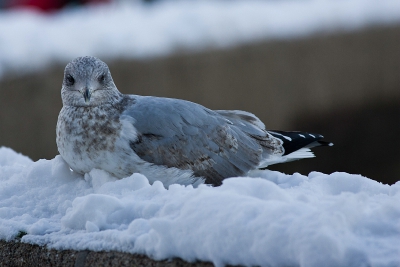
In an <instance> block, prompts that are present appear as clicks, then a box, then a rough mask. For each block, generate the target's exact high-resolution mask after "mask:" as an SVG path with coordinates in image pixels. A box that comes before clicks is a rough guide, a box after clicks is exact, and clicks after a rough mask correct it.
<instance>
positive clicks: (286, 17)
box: [0, 0, 400, 77]
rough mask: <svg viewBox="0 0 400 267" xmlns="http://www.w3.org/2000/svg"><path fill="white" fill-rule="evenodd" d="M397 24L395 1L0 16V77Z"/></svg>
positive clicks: (119, 7)
mask: <svg viewBox="0 0 400 267" xmlns="http://www.w3.org/2000/svg"><path fill="white" fill-rule="evenodd" d="M399 23H400V1H398V0H380V1H376V0H350V1H334V0H309V1H285V0H277V1H261V0H237V1H223V0H218V1H217V0H215V1H189V0H187V1H183V0H181V1H172V0H171V1H159V2H158V3H155V4H151V5H149V4H144V3H142V1H115V2H114V3H111V4H107V5H98V6H88V7H85V8H69V9H65V10H63V11H61V12H59V13H54V14H50V15H49V14H42V13H34V12H30V11H27V10H16V11H4V10H3V11H0V77H2V76H4V75H6V73H7V72H13V73H14V74H16V73H18V74H20V73H26V72H29V71H35V70H40V69H42V68H44V67H46V66H48V65H50V64H53V63H55V62H61V63H63V64H65V63H66V62H69V61H70V60H72V59H73V58H75V57H77V56H82V55H94V56H98V57H100V58H104V59H107V58H134V59H144V58H149V57H157V56H165V55H168V54H170V53H174V52H176V51H199V50H203V49H207V48H224V47H229V46H234V45H240V44H243V43H249V42H254V41H260V40H270V39H277V38H278V39H282V38H294V37H301V36H307V35H310V34H315V33H320V32H334V31H349V30H356V29H360V28H362V27H368V26H374V25H392V24H399Z"/></svg>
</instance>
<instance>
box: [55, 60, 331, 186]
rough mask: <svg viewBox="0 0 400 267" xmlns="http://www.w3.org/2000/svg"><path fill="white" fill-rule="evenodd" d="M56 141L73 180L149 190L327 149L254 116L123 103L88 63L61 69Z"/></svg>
mask: <svg viewBox="0 0 400 267" xmlns="http://www.w3.org/2000/svg"><path fill="white" fill-rule="evenodd" d="M61 97H62V103H63V107H62V109H61V111H60V114H59V116H58V122H57V128H56V134H57V138H56V141H57V147H58V151H59V153H60V155H61V157H62V158H63V159H64V160H65V162H66V163H67V164H68V165H69V166H70V168H71V169H72V170H73V171H74V172H77V173H80V174H85V173H89V172H90V171H91V170H92V169H101V170H104V171H106V172H108V173H109V174H110V175H112V176H114V177H116V178H119V179H122V178H124V177H128V176H130V175H132V174H133V173H141V174H143V175H145V176H146V177H147V178H148V179H149V182H150V183H153V182H155V181H161V182H162V183H163V184H164V186H166V187H167V186H169V185H171V184H174V183H178V184H182V185H193V186H198V185H199V184H202V183H206V184H210V185H213V186H218V185H221V184H222V181H223V180H224V179H225V178H229V177H237V176H245V175H246V174H248V173H249V172H251V171H253V170H257V169H264V168H266V167H267V166H269V165H272V164H276V163H283V162H289V161H293V160H298V159H303V158H311V157H314V154H313V153H312V151H311V150H310V148H312V147H316V146H331V145H332V143H329V142H326V141H322V140H321V139H322V138H323V136H322V135H320V134H312V133H306V132H295V131H291V132H287V131H273V130H266V129H265V125H264V123H263V122H261V120H260V119H258V118H257V117H256V116H255V115H253V114H252V113H249V112H246V111H240V110H211V109H208V108H206V107H204V106H202V105H199V104H196V103H193V102H190V101H185V100H180V99H173V98H164V97H153V96H140V95H125V94H122V93H120V92H119V91H118V89H117V87H116V86H115V84H114V81H113V79H112V77H111V73H110V70H109V68H108V66H107V64H106V63H104V62H103V61H101V60H100V59H98V58H96V57H92V56H85V57H78V58H76V59H74V60H73V61H71V62H70V63H68V64H67V66H66V67H65V71H64V78H63V83H62V89H61Z"/></svg>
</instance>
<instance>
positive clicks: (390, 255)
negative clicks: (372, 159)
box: [0, 147, 400, 267]
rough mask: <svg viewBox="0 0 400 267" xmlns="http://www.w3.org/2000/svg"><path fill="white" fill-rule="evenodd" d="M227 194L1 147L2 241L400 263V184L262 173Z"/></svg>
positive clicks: (310, 262) (262, 259)
mask: <svg viewBox="0 0 400 267" xmlns="http://www.w3.org/2000/svg"><path fill="white" fill-rule="evenodd" d="M252 176H254V177H253V178H250V177H238V178H230V179H226V180H225V181H224V183H223V185H222V186H220V187H210V186H206V185H200V186H199V187H198V188H193V187H192V186H187V187H185V186H181V185H171V186H170V187H169V188H168V189H165V188H164V186H163V185H162V183H161V182H155V183H154V184H153V185H150V184H149V182H148V180H147V178H146V177H144V176H143V175H141V174H133V175H132V176H130V177H127V178H125V179H122V180H115V179H114V178H113V177H110V176H109V175H108V174H107V173H105V172H103V171H101V170H92V171H91V172H90V173H89V174H86V175H85V176H84V177H82V176H81V175H78V174H76V173H73V172H72V171H71V170H70V169H69V167H68V166H67V165H66V163H65V162H64V161H63V160H62V158H61V157H60V156H57V157H55V158H54V159H52V160H39V161H37V162H32V161H31V160H29V159H28V158H27V157H25V156H22V155H20V154H17V153H16V152H14V151H13V150H11V149H9V148H4V147H3V148H0V239H5V240H13V239H14V238H16V236H17V235H18V234H21V233H23V232H26V233H27V234H26V235H24V236H23V237H22V239H21V240H22V242H28V243H32V244H40V245H47V246H49V247H51V248H56V249H75V250H83V249H89V250H94V251H100V250H116V251H122V252H129V253H141V254H146V255H149V256H150V257H152V258H154V259H166V258H173V257H179V258H182V259H184V260H187V261H195V260H202V261H211V262H213V263H214V264H215V265H217V266H223V265H225V264H233V265H239V264H240V265H259V266H316V267H317V266H318V267H320V266H400V246H399V244H400V205H399V203H400V182H398V183H396V184H394V185H392V186H389V185H384V184H380V183H378V182H376V181H373V180H370V179H368V178H365V177H363V176H360V175H351V174H347V173H333V174H331V175H326V174H322V173H317V172H312V173H310V174H309V175H308V176H303V175H300V174H297V173H296V174H293V175H286V174H282V173H279V172H274V171H257V172H255V173H254V174H253V175H252Z"/></svg>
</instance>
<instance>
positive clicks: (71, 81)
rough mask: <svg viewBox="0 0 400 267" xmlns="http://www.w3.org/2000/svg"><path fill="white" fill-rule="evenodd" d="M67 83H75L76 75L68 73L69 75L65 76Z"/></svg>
mask: <svg viewBox="0 0 400 267" xmlns="http://www.w3.org/2000/svg"><path fill="white" fill-rule="evenodd" d="M65 83H66V84H67V85H68V86H72V85H74V83H75V79H74V77H72V76H71V75H70V74H67V76H65Z"/></svg>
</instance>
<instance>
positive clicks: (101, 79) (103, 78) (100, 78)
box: [98, 74, 106, 83]
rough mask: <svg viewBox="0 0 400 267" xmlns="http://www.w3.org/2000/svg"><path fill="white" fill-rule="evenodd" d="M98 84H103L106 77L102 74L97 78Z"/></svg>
mask: <svg viewBox="0 0 400 267" xmlns="http://www.w3.org/2000/svg"><path fill="white" fill-rule="evenodd" d="M98 80H99V82H101V83H103V82H104V81H105V80H106V76H105V75H104V74H102V75H100V76H99V78H98Z"/></svg>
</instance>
